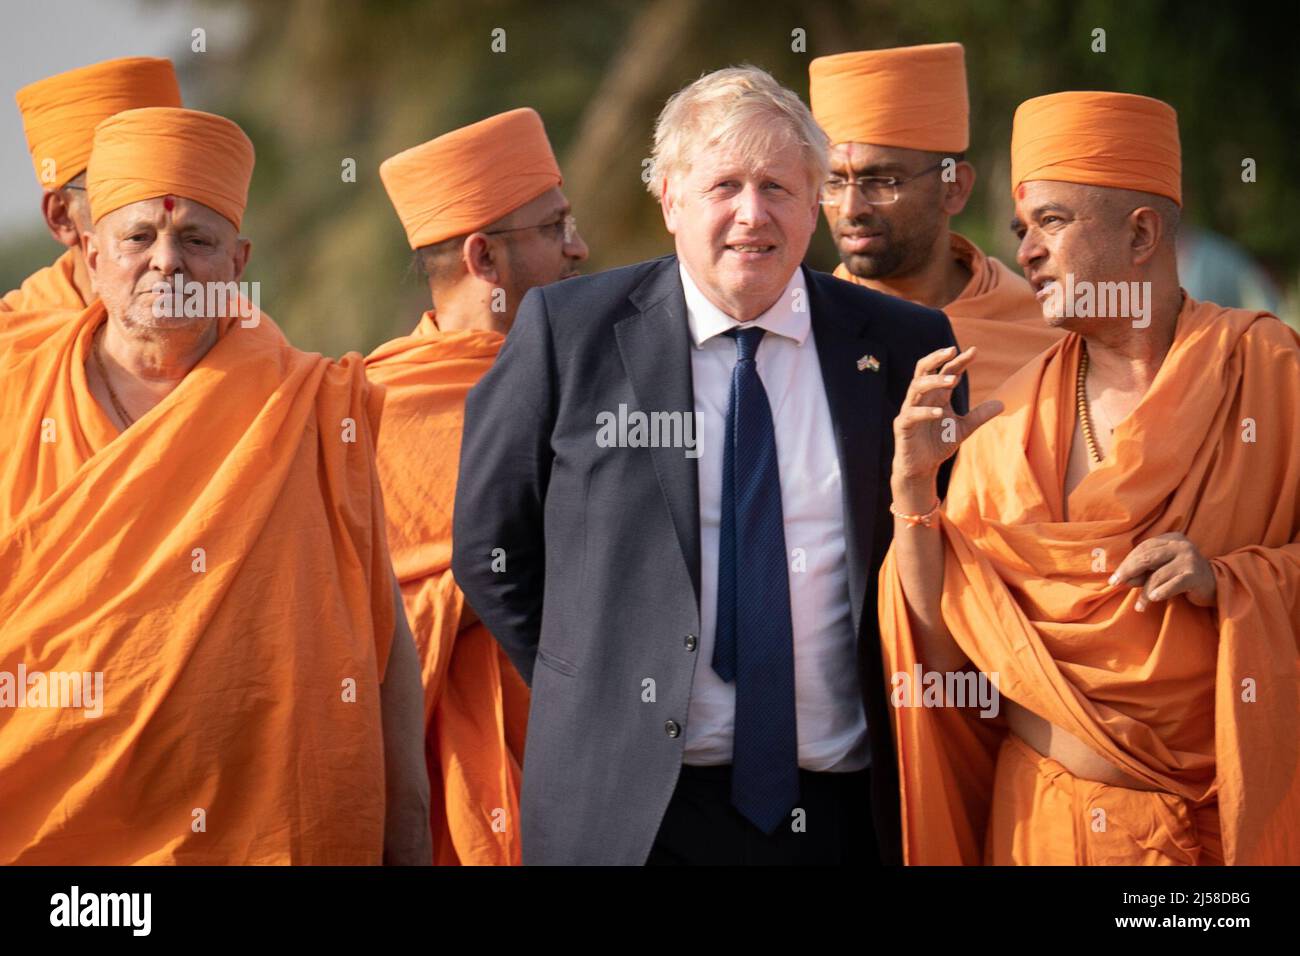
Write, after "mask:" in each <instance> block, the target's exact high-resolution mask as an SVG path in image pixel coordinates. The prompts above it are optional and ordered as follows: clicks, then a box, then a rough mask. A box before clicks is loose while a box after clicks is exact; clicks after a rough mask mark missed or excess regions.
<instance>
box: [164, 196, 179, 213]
mask: <svg viewBox="0 0 1300 956" xmlns="http://www.w3.org/2000/svg"><path fill="white" fill-rule="evenodd" d="M163 208H164V209H166V210H167V211H168V212H171V211H172V210H173V209H175V208H176V200H175V199H172V197H171V196H163Z"/></svg>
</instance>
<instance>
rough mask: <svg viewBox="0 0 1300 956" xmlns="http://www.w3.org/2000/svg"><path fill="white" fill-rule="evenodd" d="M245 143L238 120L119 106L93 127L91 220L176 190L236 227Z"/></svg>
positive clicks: (249, 152)
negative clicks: (116, 110)
mask: <svg viewBox="0 0 1300 956" xmlns="http://www.w3.org/2000/svg"><path fill="white" fill-rule="evenodd" d="M253 160H254V155H253V144H252V142H251V141H250V140H249V138H248V137H247V136H245V135H244V131H243V130H242V129H240V128H239V126H238V125H237V124H236V123H234V122H232V121H230V120H228V119H226V118H225V117H224V116H217V115H215V114H213V113H204V112H201V111H200V110H186V109H169V108H163V107H155V108H150V109H138V110H127V111H126V112H124V113H118V114H117V115H116V116H112V117H109V118H108V119H106V120H104V121H103V122H102V123H100V124H99V125H98V126H97V127H95V144H94V149H93V150H92V152H91V156H90V165H89V167H88V168H87V170H86V195H87V196H88V197H89V199H90V212H91V216H92V218H93V220H94V221H95V222H99V220H101V219H103V218H104V217H105V216H106V215H108V214H109V213H110V212H112V211H113V210H115V209H120V208H122V207H123V206H127V205H130V204H131V203H133V202H140V201H141V200H144V199H154V198H156V197H158V196H167V195H174V196H182V197H184V198H186V199H193V200H194V201H195V202H201V203H203V205H205V206H207V207H209V208H210V209H213V210H215V211H216V212H218V213H220V214H221V215H223V216H225V217H226V218H227V219H229V220H230V221H231V222H232V223H234V226H235V228H236V229H238V228H239V227H240V224H241V223H242V222H243V220H244V209H245V207H247V205H248V184H249V181H250V180H251V179H252V178H253Z"/></svg>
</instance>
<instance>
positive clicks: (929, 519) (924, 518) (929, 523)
mask: <svg viewBox="0 0 1300 956" xmlns="http://www.w3.org/2000/svg"><path fill="white" fill-rule="evenodd" d="M940 504H942V502H940V501H939V499H938V498H935V499H934V507H933V508H931V509H930V510H929V511H927V512H926V513H925V514H923V515H909V514H904V513H903V512H901V511H898V510H897V509H895V508H894V503H893V502H892V501H891V502H890V503H889V513H890V514H891V515H893V516H894V517H895V518H902V519H903V523H904V524H905V525H907V526H908V527H909V528H915V527H916V526H917V525H925V527H927V528H933V527H934V519H935V517H936V516H937V515H938V514H939V506H940Z"/></svg>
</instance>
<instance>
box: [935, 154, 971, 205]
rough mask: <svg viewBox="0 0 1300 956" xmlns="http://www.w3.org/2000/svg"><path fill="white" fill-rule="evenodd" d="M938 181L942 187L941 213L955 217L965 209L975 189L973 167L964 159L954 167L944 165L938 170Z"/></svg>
mask: <svg viewBox="0 0 1300 956" xmlns="http://www.w3.org/2000/svg"><path fill="white" fill-rule="evenodd" d="M947 162H948V161H947V160H944V163H945V164H947ZM939 181H940V183H942V185H943V211H944V212H945V213H946V214H947V215H949V216H956V215H957V214H958V213H960V212H961V211H962V210H963V209H965V208H966V203H968V202H969V201H970V197H971V192H973V191H974V189H975V167H974V166H972V165H971V164H970V163H968V162H966V160H964V159H963V160H961V161H960V162H958V163H956V164H955V165H945V166H944V167H943V168H941V169H940V170H939Z"/></svg>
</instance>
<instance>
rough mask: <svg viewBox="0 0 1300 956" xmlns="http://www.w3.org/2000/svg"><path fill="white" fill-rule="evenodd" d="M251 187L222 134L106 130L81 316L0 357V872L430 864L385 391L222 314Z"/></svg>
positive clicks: (249, 163) (177, 124)
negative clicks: (18, 867)
mask: <svg viewBox="0 0 1300 956" xmlns="http://www.w3.org/2000/svg"><path fill="white" fill-rule="evenodd" d="M252 169H253V147H252V144H251V143H250V142H249V141H248V138H247V137H246V136H245V135H244V133H243V132H242V131H241V130H240V129H239V127H238V126H237V125H235V124H234V123H232V122H231V121H229V120H227V119H224V118H222V117H219V116H213V115H212V114H209V113H201V112H197V111H193V110H183V109H176V108H149V109H138V110H128V111H125V112H122V113H119V114H117V115H115V116H113V117H111V118H109V119H107V120H105V121H104V122H102V123H100V125H99V126H98V127H97V129H96V133H95V141H94V147H93V152H92V156H91V159H90V165H89V169H88V173H87V190H88V193H89V199H90V207H91V214H92V223H93V227H92V229H91V231H89V232H87V233H84V234H83V236H82V242H83V252H84V254H85V257H86V267H87V269H88V271H89V273H90V276H91V278H92V280H93V281H94V283H95V288H96V289H97V290H98V292H99V295H100V298H99V300H97V301H95V302H93V303H92V304H91V305H90V306H88V307H87V308H86V309H85V310H83V311H82V312H81V313H79V314H78V315H77V316H76V317H75V318H74V319H73V320H72V321H70V322H68V323H65V324H64V326H63V327H62V328H60V329H59V330H58V331H57V332H55V333H54V334H52V335H51V336H50V337H49V338H47V339H46V340H45V341H44V342H42V343H40V344H39V345H37V346H36V347H34V348H33V349H31V350H30V351H28V352H26V353H24V354H22V355H21V356H19V355H10V356H8V357H6V358H5V359H4V360H3V374H4V376H5V383H6V388H4V389H2V390H0V426H2V427H3V429H4V433H5V434H6V435H9V436H11V438H12V443H11V444H12V446H13V447H12V449H11V453H10V454H7V455H6V456H4V459H3V461H0V620H3V621H4V622H5V624H4V628H3V630H2V632H0V707H3V708H5V709H4V711H3V713H4V717H3V720H0V819H3V820H4V821H5V822H4V826H3V827H0V862H3V863H23V864H68V863H78V864H93V865H119V864H136V863H150V864H157V863H169V864H284V863H305V864H377V863H380V862H381V861H387V862H390V863H427V862H428V860H429V858H430V855H431V853H432V850H431V846H430V842H429V830H428V813H429V809H428V782H427V779H426V777H425V774H424V767H423V761H422V756H421V739H422V738H421V725H420V688H419V678H418V670H417V662H416V659H415V650H414V645H413V643H412V641H411V638H410V635H409V631H408V630H407V627H406V624H405V615H404V613H403V610H402V606H401V602H400V600H399V597H398V595H397V590H396V585H395V582H394V581H393V579H392V571H391V564H390V559H389V556H388V550H387V546H386V540H385V528H384V515H383V501H382V496H381V493H380V487H379V482H378V476H377V474H376V473H375V467H374V452H373V445H372V442H373V434H374V430H375V427H376V423H377V417H378V398H379V396H378V395H377V394H376V390H375V389H373V388H372V387H370V386H369V385H368V383H367V382H366V379H365V377H364V374H363V368H362V362H361V357H360V356H359V355H355V354H353V355H350V356H347V357H345V358H344V359H343V360H342V361H341V362H339V363H333V362H330V361H328V360H326V359H323V358H321V357H320V356H319V355H308V354H305V353H302V352H298V351H297V350H295V349H293V348H292V347H290V346H289V345H288V344H287V343H286V342H285V341H284V339H283V337H282V336H281V335H280V333H279V332H278V330H276V329H275V328H274V326H272V325H270V324H269V323H250V322H248V321H247V320H246V317H245V316H243V315H240V314H238V313H236V312H234V311H233V310H229V308H228V307H229V304H230V303H231V302H232V301H236V302H238V303H239V304H240V305H241V306H242V305H243V299H242V298H238V299H233V300H232V298H231V297H230V296H229V294H228V291H227V290H228V287H229V286H230V284H232V283H237V282H238V281H239V279H240V277H241V275H242V273H243V271H244V268H245V267H246V265H247V263H248V260H249V254H250V247H249V243H248V240H246V239H243V238H241V237H240V235H239V228H240V225H241V222H242V219H243V214H244V207H245V204H246V201H247V194H248V184H249V179H250V177H251V174H252ZM175 280H184V282H185V283H186V284H187V285H193V286H194V287H195V288H197V289H199V290H200V291H201V292H202V293H203V295H201V296H196V297H194V298H191V297H190V292H189V291H188V290H187V292H186V299H185V303H184V304H185V306H186V308H185V309H183V310H180V311H178V310H176V309H175V308H174V303H173V302H172V298H171V295H170V287H171V285H172V283H173V282H174V281H175ZM195 301H198V302H199V304H200V305H201V307H200V308H199V309H197V310H191V308H190V304H191V303H192V302H195ZM218 303H224V305H222V304H218ZM196 311H197V313H198V314H194V313H195V312H196ZM239 311H240V312H242V309H240V310H239ZM381 781H382V782H381Z"/></svg>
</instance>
